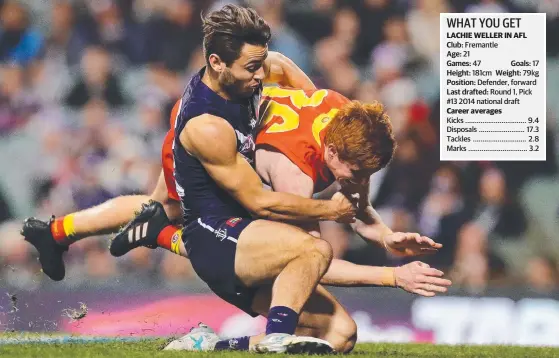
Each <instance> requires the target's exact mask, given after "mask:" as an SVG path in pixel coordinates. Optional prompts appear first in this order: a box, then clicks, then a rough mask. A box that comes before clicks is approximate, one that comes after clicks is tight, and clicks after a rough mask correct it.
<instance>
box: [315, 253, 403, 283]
mask: <svg viewBox="0 0 559 358" xmlns="http://www.w3.org/2000/svg"><path fill="white" fill-rule="evenodd" d="M320 283H321V284H323V285H328V286H338V287H366V286H387V287H395V286H396V276H395V272H394V267H378V266H364V265H356V264H354V263H351V262H348V261H345V260H339V259H334V260H332V263H331V264H330V267H329V268H328V271H326V274H325V275H324V276H323V277H322V280H321V281H320Z"/></svg>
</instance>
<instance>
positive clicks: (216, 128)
mask: <svg viewBox="0 0 559 358" xmlns="http://www.w3.org/2000/svg"><path fill="white" fill-rule="evenodd" d="M180 141H181V144H182V145H183V147H184V149H185V150H186V151H187V152H189V153H190V154H191V155H193V156H195V157H196V158H197V159H198V160H200V162H201V163H202V165H203V166H204V168H205V169H206V171H207V172H208V174H209V175H210V176H211V177H212V178H213V179H214V180H215V182H216V183H217V184H218V185H219V186H221V187H222V188H223V189H224V190H226V191H227V192H228V193H230V194H231V195H232V196H233V197H234V198H235V199H236V200H237V201H238V202H239V203H241V205H243V206H244V207H245V208H246V209H247V210H248V211H249V212H251V213H252V214H253V215H254V216H256V217H261V218H268V219H273V220H295V221H309V220H334V221H338V222H352V221H353V217H354V215H355V209H354V207H353V205H352V204H351V203H350V202H349V201H348V200H347V199H346V198H345V197H344V196H343V195H342V194H340V195H338V196H335V197H333V198H332V200H313V199H306V198H302V197H300V196H297V195H292V194H286V193H276V192H271V191H267V190H265V189H264V188H263V186H262V182H261V181H260V178H259V177H258V175H257V174H256V172H255V171H254V169H253V168H252V167H251V166H250V165H249V164H248V162H247V161H246V160H245V159H244V158H243V157H242V156H241V155H240V154H239V153H238V152H237V141H236V136H235V132H234V130H233V127H231V125H230V124H229V123H228V122H227V121H225V120H224V119H223V118H219V117H216V116H212V115H209V114H204V115H201V116H199V117H196V118H193V119H191V120H190V121H189V122H188V123H187V125H186V126H185V128H184V129H183V131H182V132H181V134H180Z"/></svg>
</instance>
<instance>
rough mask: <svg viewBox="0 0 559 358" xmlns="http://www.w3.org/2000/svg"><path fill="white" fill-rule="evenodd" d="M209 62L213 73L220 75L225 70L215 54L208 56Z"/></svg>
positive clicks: (223, 64)
mask: <svg viewBox="0 0 559 358" xmlns="http://www.w3.org/2000/svg"><path fill="white" fill-rule="evenodd" d="M209 62H210V66H211V67H212V70H214V71H215V72H218V73H221V72H223V70H225V63H224V62H223V61H221V58H220V57H219V56H218V55H216V54H215V53H212V54H211V55H210V57H209Z"/></svg>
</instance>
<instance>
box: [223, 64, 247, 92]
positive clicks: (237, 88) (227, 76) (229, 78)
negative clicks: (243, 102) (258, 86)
mask: <svg viewBox="0 0 559 358" xmlns="http://www.w3.org/2000/svg"><path fill="white" fill-rule="evenodd" d="M218 80H219V84H220V85H221V88H223V90H225V91H226V92H227V93H228V94H229V95H230V96H232V97H248V96H250V95H252V92H253V90H252V89H251V88H248V83H250V80H249V81H247V80H244V79H239V78H237V77H236V76H235V74H234V73H233V71H232V70H231V69H230V68H227V67H226V68H225V69H224V70H223V71H222V72H221V73H220V74H219V78H218Z"/></svg>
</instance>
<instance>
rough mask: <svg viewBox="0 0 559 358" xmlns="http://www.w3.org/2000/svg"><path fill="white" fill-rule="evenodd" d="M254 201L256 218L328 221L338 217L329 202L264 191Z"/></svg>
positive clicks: (332, 204) (331, 202) (334, 208)
mask: <svg viewBox="0 0 559 358" xmlns="http://www.w3.org/2000/svg"><path fill="white" fill-rule="evenodd" d="M263 193H264V194H263V195H260V197H259V198H257V199H256V200H255V202H256V206H255V208H254V209H253V210H252V211H253V214H255V215H256V216H259V217H262V218H266V219H271V220H289V221H328V220H336V219H338V217H339V215H338V212H337V210H336V207H335V205H334V202H333V201H331V200H314V199H307V198H303V197H301V196H298V195H293V194H288V193H278V192H269V191H264V192H263Z"/></svg>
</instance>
